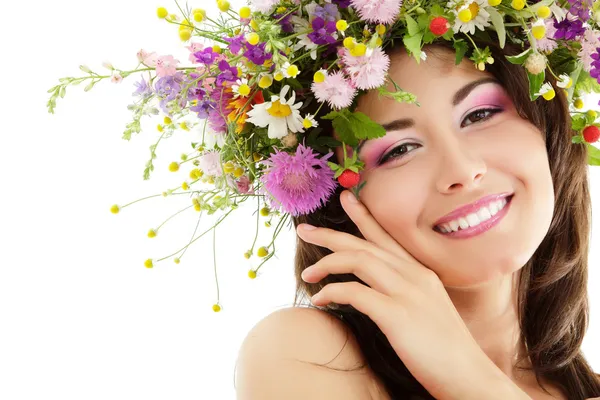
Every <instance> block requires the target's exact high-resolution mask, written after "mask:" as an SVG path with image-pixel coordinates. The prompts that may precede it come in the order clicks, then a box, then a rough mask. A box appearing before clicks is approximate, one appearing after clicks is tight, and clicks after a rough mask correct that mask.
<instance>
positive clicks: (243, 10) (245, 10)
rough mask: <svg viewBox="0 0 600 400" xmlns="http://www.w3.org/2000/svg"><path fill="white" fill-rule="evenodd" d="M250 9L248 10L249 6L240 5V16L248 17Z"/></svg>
mask: <svg viewBox="0 0 600 400" xmlns="http://www.w3.org/2000/svg"><path fill="white" fill-rule="evenodd" d="M251 12H252V11H251V10H250V7H242V8H240V18H244V19H246V18H250V13H251Z"/></svg>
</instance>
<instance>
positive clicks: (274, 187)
mask: <svg viewBox="0 0 600 400" xmlns="http://www.w3.org/2000/svg"><path fill="white" fill-rule="evenodd" d="M317 155H318V153H314V152H313V150H312V149H311V148H310V147H305V146H304V145H303V144H302V143H300V144H298V147H297V148H296V154H289V153H287V152H285V151H278V150H276V151H275V153H273V154H271V156H270V157H269V159H268V160H265V161H262V163H263V164H264V165H266V166H267V168H266V170H265V173H264V175H262V176H261V177H260V180H261V182H262V183H263V184H264V187H263V188H262V189H261V190H262V191H263V192H266V193H265V194H266V195H267V198H268V199H269V202H270V206H271V208H272V209H277V210H280V209H283V211H284V212H286V213H290V214H291V215H294V216H298V215H302V214H308V213H311V212H313V211H314V210H316V209H317V208H319V207H320V206H321V203H322V204H323V205H324V204H325V203H326V202H327V200H328V199H329V197H330V196H331V195H332V194H333V193H334V191H335V188H336V186H337V184H336V182H335V180H334V179H333V177H334V175H335V173H334V172H333V171H332V170H331V168H329V166H328V165H327V159H328V158H329V157H331V156H332V155H333V152H329V153H328V154H327V155H325V156H323V157H322V158H320V159H319V158H317Z"/></svg>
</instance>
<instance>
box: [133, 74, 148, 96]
mask: <svg viewBox="0 0 600 400" xmlns="http://www.w3.org/2000/svg"><path fill="white" fill-rule="evenodd" d="M134 85H135V87H136V88H137V89H136V91H135V92H133V95H134V96H141V97H142V98H146V97H148V96H150V95H151V94H152V88H151V87H150V86H149V85H148V82H146V80H145V79H144V77H142V81H141V82H135V83H134Z"/></svg>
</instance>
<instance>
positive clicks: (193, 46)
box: [185, 43, 204, 64]
mask: <svg viewBox="0 0 600 400" xmlns="http://www.w3.org/2000/svg"><path fill="white" fill-rule="evenodd" d="M185 48H186V49H188V50H189V51H190V57H189V60H190V62H191V63H193V64H195V63H197V62H198V60H197V59H196V57H194V53H195V52H197V51H201V50H204V45H203V44H202V43H191V44H190V46H185Z"/></svg>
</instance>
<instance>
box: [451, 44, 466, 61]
mask: <svg viewBox="0 0 600 400" xmlns="http://www.w3.org/2000/svg"><path fill="white" fill-rule="evenodd" d="M453 46H454V50H456V59H455V61H454V62H455V64H456V65H458V64H460V63H461V62H462V60H463V58H464V57H465V54H467V50H468V49H469V46H468V45H467V43H466V42H465V41H464V40H456V41H455V42H454V44H453Z"/></svg>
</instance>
